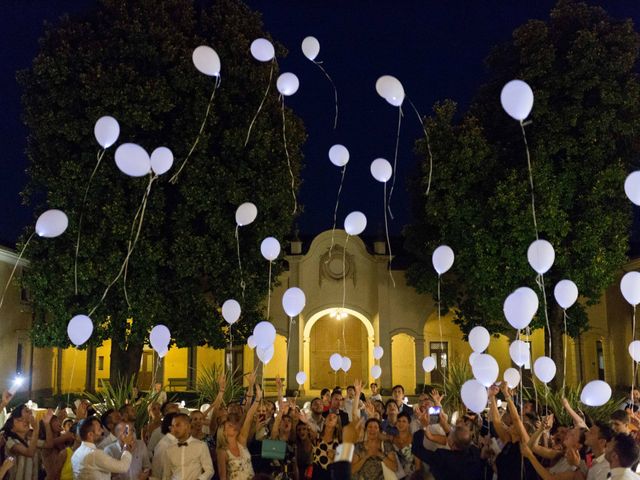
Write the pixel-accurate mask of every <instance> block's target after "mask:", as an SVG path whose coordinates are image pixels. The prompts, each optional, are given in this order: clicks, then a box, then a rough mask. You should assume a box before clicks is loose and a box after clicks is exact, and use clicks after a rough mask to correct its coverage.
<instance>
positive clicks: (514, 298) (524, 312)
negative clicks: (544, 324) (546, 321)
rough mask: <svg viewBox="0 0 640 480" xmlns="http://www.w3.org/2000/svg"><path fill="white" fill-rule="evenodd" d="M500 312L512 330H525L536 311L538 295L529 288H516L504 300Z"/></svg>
mask: <svg viewBox="0 0 640 480" xmlns="http://www.w3.org/2000/svg"><path fill="white" fill-rule="evenodd" d="M502 310H503V312H504V316H505V318H506V319H507V321H508V322H509V324H510V325H511V326H512V327H513V328H515V329H516V330H522V329H524V328H527V326H528V325H529V324H530V323H531V320H533V316H534V315H535V314H536V312H537V311H538V295H536V292H534V291H533V290H532V289H531V288H529V287H520V288H517V289H516V290H514V291H513V292H512V293H511V294H509V296H508V297H507V298H506V299H505V301H504V305H503V307H502Z"/></svg>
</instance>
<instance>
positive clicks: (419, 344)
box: [415, 335, 425, 388]
mask: <svg viewBox="0 0 640 480" xmlns="http://www.w3.org/2000/svg"><path fill="white" fill-rule="evenodd" d="M415 344H416V388H417V387H419V385H420V384H424V381H425V379H424V370H423V369H422V360H423V359H424V336H423V335H416V338H415Z"/></svg>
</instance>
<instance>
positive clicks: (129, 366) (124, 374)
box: [109, 340, 144, 382]
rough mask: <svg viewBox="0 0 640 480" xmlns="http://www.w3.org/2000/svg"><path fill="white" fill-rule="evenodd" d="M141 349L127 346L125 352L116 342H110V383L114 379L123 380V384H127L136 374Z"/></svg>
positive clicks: (141, 347)
mask: <svg viewBox="0 0 640 480" xmlns="http://www.w3.org/2000/svg"><path fill="white" fill-rule="evenodd" d="M143 347H144V346H143V345H129V346H128V348H127V349H126V350H123V349H122V348H120V344H119V343H118V342H117V341H115V340H112V341H111V368H110V370H109V375H110V376H111V382H114V381H115V380H116V379H124V381H125V382H128V381H129V380H130V379H131V378H132V377H134V376H136V375H137V374H138V371H139V370H140V359H141V358H142V349H143Z"/></svg>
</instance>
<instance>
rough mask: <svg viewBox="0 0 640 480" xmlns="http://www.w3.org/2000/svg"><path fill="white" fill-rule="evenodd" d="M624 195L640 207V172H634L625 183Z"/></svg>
mask: <svg viewBox="0 0 640 480" xmlns="http://www.w3.org/2000/svg"><path fill="white" fill-rule="evenodd" d="M624 193H626V194H627V197H628V198H629V200H631V202H633V203H634V204H636V205H640V171H637V172H632V173H630V174H629V176H627V178H626V180H625V181H624Z"/></svg>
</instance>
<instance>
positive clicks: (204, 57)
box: [191, 45, 220, 77]
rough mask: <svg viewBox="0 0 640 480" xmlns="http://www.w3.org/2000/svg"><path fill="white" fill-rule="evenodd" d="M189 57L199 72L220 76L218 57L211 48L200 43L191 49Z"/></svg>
mask: <svg viewBox="0 0 640 480" xmlns="http://www.w3.org/2000/svg"><path fill="white" fill-rule="evenodd" d="M191 58H192V60H193V64H194V65H195V66H196V68H197V69H198V71H199V72H201V73H204V74H205V75H208V76H210V77H219V76H220V57H219V56H218V54H217V53H216V51H215V50H214V49H213V48H211V47H208V46H206V45H201V46H199V47H198V48H196V49H195V50H194V51H193V55H192V57H191Z"/></svg>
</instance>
